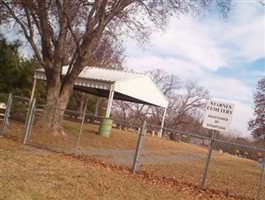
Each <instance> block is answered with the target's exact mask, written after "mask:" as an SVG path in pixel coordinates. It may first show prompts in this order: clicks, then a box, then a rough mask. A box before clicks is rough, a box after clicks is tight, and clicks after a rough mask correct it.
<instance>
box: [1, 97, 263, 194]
mask: <svg viewBox="0 0 265 200" xmlns="http://www.w3.org/2000/svg"><path fill="white" fill-rule="evenodd" d="M1 98H2V99H3V100H2V99H1ZM0 99H1V100H2V101H5V102H6V104H7V105H8V104H10V101H9V103H8V99H9V98H8V95H3V97H1V95H0ZM9 100H10V99H9ZM45 110H47V108H46V107H45V106H42V105H36V104H35V101H32V102H31V103H30V101H29V100H28V99H26V98H21V97H16V96H13V97H12V106H10V116H9V118H8V123H9V124H8V125H7V127H6V130H5V133H4V135H6V136H7V137H14V138H18V139H19V140H22V141H23V143H24V144H28V145H32V146H35V147H38V148H44V149H48V150H52V151H56V152H63V153H67V154H78V155H85V156H88V157H90V158H93V159H97V160H100V161H103V162H108V163H111V164H115V165H119V166H124V167H129V168H131V169H132V172H133V173H144V174H151V175H153V176H155V177H157V178H159V179H166V180H177V181H179V182H180V183H184V184H187V185H195V186H197V187H205V188H208V189H211V190H216V191H222V192H223V193H229V194H231V195H234V197H235V198H239V199H240V198H241V199H262V197H263V198H264V195H263V194H262V193H264V184H263V182H264V160H265V159H262V158H258V157H257V156H256V153H257V152H261V153H263V156H264V154H265V149H261V148H256V147H254V146H247V145H240V144H236V143H230V142H228V141H223V140H221V139H219V138H218V137H216V134H215V133H214V132H213V133H212V136H211V137H205V136H202V135H198V134H196V133H186V132H180V131H178V130H175V129H167V128H163V129H161V127H159V126H155V125H152V124H146V123H143V124H133V123H130V122H128V121H120V120H115V119H114V120H113V123H112V127H111V128H112V129H111V135H110V137H102V136H100V134H99V129H100V126H101V122H102V120H103V119H104V117H101V116H95V115H90V114H88V113H80V112H76V111H71V110H65V111H63V112H62V113H63V121H62V128H63V129H62V130H63V131H62V132H60V133H58V134H56V133H54V132H53V133H51V131H50V132H47V130H45V129H42V128H40V127H41V126H40V121H45V119H43V118H42V116H43V112H45ZM54 111H57V112H60V111H62V110H60V109H56V108H50V113H51V114H52V113H53V112H54ZM160 133H163V134H162V137H158V136H159V135H160Z"/></svg>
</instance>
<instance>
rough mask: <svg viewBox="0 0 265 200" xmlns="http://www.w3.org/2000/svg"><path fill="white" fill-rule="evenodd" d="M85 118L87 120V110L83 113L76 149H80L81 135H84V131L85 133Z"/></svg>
mask: <svg viewBox="0 0 265 200" xmlns="http://www.w3.org/2000/svg"><path fill="white" fill-rule="evenodd" d="M85 118H86V109H85V110H84V112H83V118H82V123H81V127H80V131H79V135H78V139H77V143H76V147H75V148H76V149H77V148H78V146H79V143H80V139H81V135H82V131H83V126H84V122H85Z"/></svg>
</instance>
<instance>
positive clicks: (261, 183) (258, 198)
mask: <svg viewBox="0 0 265 200" xmlns="http://www.w3.org/2000/svg"><path fill="white" fill-rule="evenodd" d="M264 171H265V155H264V156H263V162H262V171H261V175H260V180H259V189H258V194H257V200H260V197H261V194H262V190H263V182H264Z"/></svg>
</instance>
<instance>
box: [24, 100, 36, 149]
mask: <svg viewBox="0 0 265 200" xmlns="http://www.w3.org/2000/svg"><path fill="white" fill-rule="evenodd" d="M35 104H36V99H35V98H34V99H33V101H30V105H29V110H28V114H27V118H26V123H25V129H24V138H23V144H27V142H28V139H29V133H30V128H31V124H32V123H33V122H32V120H33V113H34V109H35Z"/></svg>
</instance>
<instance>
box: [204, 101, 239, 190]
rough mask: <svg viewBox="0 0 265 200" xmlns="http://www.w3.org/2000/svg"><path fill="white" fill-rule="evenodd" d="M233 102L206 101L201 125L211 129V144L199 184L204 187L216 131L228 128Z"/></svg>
mask: <svg viewBox="0 0 265 200" xmlns="http://www.w3.org/2000/svg"><path fill="white" fill-rule="evenodd" d="M234 107H235V106H234V104H232V103H228V102H224V101H216V100H209V101H207V106H206V111H205V114H204V120H203V125H202V126H203V127H204V128H207V129H212V130H214V131H213V134H212V139H211V144H210V146H209V152H208V157H207V161H206V166H205V169H204V173H203V177H202V184H201V186H202V187H204V185H205V182H206V176H207V172H208V168H209V164H210V159H211V155H212V150H213V146H214V142H215V137H216V131H224V132H226V131H228V130H229V128H230V124H231V120H232V115H233V111H234Z"/></svg>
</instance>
